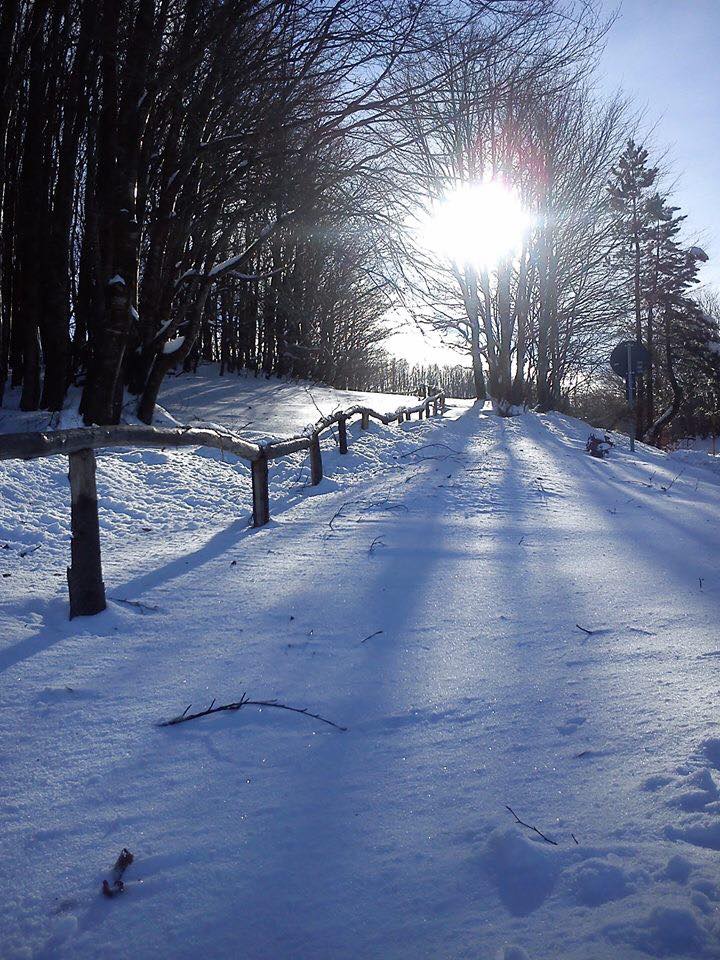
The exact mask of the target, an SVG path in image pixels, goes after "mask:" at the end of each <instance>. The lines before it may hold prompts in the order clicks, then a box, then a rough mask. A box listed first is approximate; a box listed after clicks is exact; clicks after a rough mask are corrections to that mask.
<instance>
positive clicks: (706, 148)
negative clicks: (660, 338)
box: [600, 0, 720, 288]
mask: <svg viewBox="0 0 720 960" xmlns="http://www.w3.org/2000/svg"><path fill="white" fill-rule="evenodd" d="M605 5H606V8H607V11H608V13H612V11H613V10H616V9H617V8H618V3H615V2H612V0H605ZM600 69H601V73H602V76H603V83H604V85H605V86H606V87H607V88H608V89H615V88H617V87H622V88H623V89H624V90H625V91H626V93H628V94H630V95H631V96H632V97H633V99H634V100H635V101H636V102H637V104H638V106H639V107H643V108H645V111H646V121H645V127H646V129H649V128H653V132H652V135H651V143H652V145H653V146H655V147H656V148H657V149H658V150H662V149H664V148H666V147H667V148H669V153H668V161H669V163H670V167H671V171H672V176H673V177H674V178H676V179H677V184H676V187H675V189H674V191H673V194H674V196H675V199H676V202H677V203H678V205H679V206H681V207H682V208H683V212H684V213H687V214H688V220H687V221H686V226H687V233H688V238H689V239H691V240H693V241H694V240H696V239H697V240H700V241H701V243H702V245H703V246H704V247H705V249H706V250H707V252H708V253H709V254H710V256H711V261H710V263H708V264H706V265H705V267H704V268H703V274H702V277H703V279H704V280H705V281H706V282H712V283H713V284H714V285H715V286H716V287H718V288H720V0H623V2H622V4H621V5H620V12H619V17H618V21H617V23H616V24H615V25H614V27H613V28H612V30H611V32H610V35H609V36H608V40H607V46H606V49H605V53H604V55H603V58H602V61H601V65H600ZM651 152H652V151H651Z"/></svg>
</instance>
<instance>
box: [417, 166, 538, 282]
mask: <svg viewBox="0 0 720 960" xmlns="http://www.w3.org/2000/svg"><path fill="white" fill-rule="evenodd" d="M530 225H531V218H530V216H529V214H528V213H527V211H526V210H524V209H523V206H522V204H521V202H520V198H519V196H518V195H517V193H516V192H515V191H514V190H512V189H511V188H510V187H508V186H507V185H506V184H504V183H502V182H501V181H499V180H489V181H484V182H482V183H474V184H466V185H464V186H461V187H458V189H456V190H454V191H453V192H452V193H449V194H448V195H447V196H446V197H445V198H444V199H443V200H442V201H441V202H440V203H439V204H438V205H437V207H436V208H435V210H434V211H433V212H432V214H431V216H430V217H429V219H428V222H427V224H426V226H425V230H424V234H425V242H426V243H427V245H428V246H429V247H430V248H431V249H432V250H435V251H436V252H437V253H439V254H442V255H443V256H445V257H448V258H449V259H450V260H452V261H454V262H455V263H457V264H467V265H469V266H474V267H479V268H484V269H490V268H492V267H494V266H496V265H497V264H498V263H499V262H500V261H502V260H505V259H507V258H510V257H512V256H514V255H515V254H516V253H518V252H519V250H520V248H521V247H522V243H523V239H524V237H525V235H526V234H527V232H528V229H529V228H530Z"/></svg>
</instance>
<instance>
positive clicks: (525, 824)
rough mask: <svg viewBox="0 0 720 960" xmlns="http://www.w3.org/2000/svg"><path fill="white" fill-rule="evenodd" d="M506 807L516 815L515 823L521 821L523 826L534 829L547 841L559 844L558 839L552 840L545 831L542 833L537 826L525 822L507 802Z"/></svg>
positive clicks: (555, 844)
mask: <svg viewBox="0 0 720 960" xmlns="http://www.w3.org/2000/svg"><path fill="white" fill-rule="evenodd" d="M505 809H506V810H509V811H510V813H511V814H512V815H513V816H514V817H515V823H519V824H520V826H521V827H527V829H528V830H532V831H533V833H536V834H537V835H538V836H539V837H542V839H543V840H544V841H545V843H551V844H552V845H553V846H554V847H557V846H558V842H557V840H551V839H550V837H546V836H545V834H544V833H541V832H540V831H539V830H538V828H537V827H533V826H531V825H530V824H529V823H525V821H524V820H521V819H520V817H519V816H518V815H517V814H516V813H515V811H514V810H513V808H512V807H509V806H508V805H507V804H505Z"/></svg>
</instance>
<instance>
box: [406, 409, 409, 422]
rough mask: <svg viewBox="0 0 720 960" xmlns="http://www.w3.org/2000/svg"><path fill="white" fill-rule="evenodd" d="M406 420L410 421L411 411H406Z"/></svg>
mask: <svg viewBox="0 0 720 960" xmlns="http://www.w3.org/2000/svg"><path fill="white" fill-rule="evenodd" d="M405 419H406V420H409V419H410V411H409V410H408V411H406V413H405Z"/></svg>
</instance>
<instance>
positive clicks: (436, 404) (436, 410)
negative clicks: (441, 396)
mask: <svg viewBox="0 0 720 960" xmlns="http://www.w3.org/2000/svg"><path fill="white" fill-rule="evenodd" d="M437 412H438V401H437V397H435V399H434V400H433V416H434V417H436V416H437Z"/></svg>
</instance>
